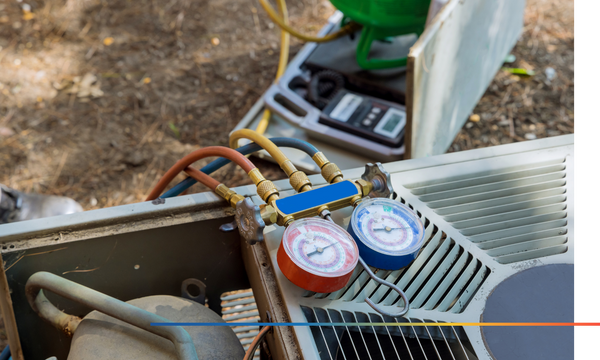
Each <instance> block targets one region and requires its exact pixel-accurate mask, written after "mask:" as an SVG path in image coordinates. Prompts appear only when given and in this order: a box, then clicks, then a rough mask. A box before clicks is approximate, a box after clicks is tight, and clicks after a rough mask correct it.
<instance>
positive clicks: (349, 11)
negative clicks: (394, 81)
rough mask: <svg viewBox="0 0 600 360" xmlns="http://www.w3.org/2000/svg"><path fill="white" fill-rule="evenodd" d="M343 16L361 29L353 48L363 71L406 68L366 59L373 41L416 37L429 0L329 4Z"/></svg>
mask: <svg viewBox="0 0 600 360" xmlns="http://www.w3.org/2000/svg"><path fill="white" fill-rule="evenodd" d="M330 1H331V3H332V4H333V5H334V6H335V7H336V8H337V9H338V10H340V11H341V12H342V13H344V15H345V16H346V17H348V18H350V19H352V20H353V21H356V22H357V23H359V24H361V25H363V30H362V34H361V36H360V41H359V42H358V46H357V48H356V60H357V61H358V64H359V65H360V67H362V68H363V69H387V68H393V67H400V66H406V57H404V58H400V59H369V58H368V56H369V51H370V50H371V44H372V43H373V41H375V40H385V39H386V38H389V37H394V36H400V35H406V34H417V36H419V35H421V33H422V32H423V30H424V29H425V21H426V20H427V12H428V11H429V4H430V2H431V0H330Z"/></svg>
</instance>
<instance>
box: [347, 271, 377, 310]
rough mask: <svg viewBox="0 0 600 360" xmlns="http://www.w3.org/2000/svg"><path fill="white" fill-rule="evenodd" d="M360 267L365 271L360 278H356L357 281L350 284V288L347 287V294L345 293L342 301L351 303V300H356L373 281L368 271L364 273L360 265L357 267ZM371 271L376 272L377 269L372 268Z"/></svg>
mask: <svg viewBox="0 0 600 360" xmlns="http://www.w3.org/2000/svg"><path fill="white" fill-rule="evenodd" d="M359 266H360V268H361V270H363V271H362V273H361V274H360V275H359V276H358V278H356V280H355V281H354V282H353V283H352V284H350V286H347V291H346V293H344V295H343V296H342V297H341V299H342V300H345V301H350V300H352V299H354V298H355V297H356V295H358V294H359V293H360V291H361V290H362V288H363V287H364V286H365V285H366V284H367V283H368V282H369V281H371V278H370V277H369V274H368V273H367V272H366V271H364V269H363V267H362V266H361V265H360V264H358V265H356V267H359ZM371 270H372V271H375V270H377V269H375V268H371Z"/></svg>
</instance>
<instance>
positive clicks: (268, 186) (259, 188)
mask: <svg viewBox="0 0 600 360" xmlns="http://www.w3.org/2000/svg"><path fill="white" fill-rule="evenodd" d="M248 175H249V176H250V179H252V182H254V184H256V192H257V193H258V196H260V198H261V199H263V201H264V202H266V203H267V204H271V202H273V201H275V200H277V199H279V190H277V187H275V184H273V182H272V181H271V180H267V179H265V177H264V176H263V175H262V174H261V173H260V171H259V170H258V169H252V170H251V171H250V172H249V173H248Z"/></svg>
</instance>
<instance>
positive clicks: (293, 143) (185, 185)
mask: <svg viewBox="0 0 600 360" xmlns="http://www.w3.org/2000/svg"><path fill="white" fill-rule="evenodd" d="M269 140H271V141H272V142H273V143H274V144H275V145H277V146H279V147H288V148H294V149H298V150H301V151H304V152H305V153H307V154H308V155H309V156H310V157H311V158H312V157H313V156H314V155H315V154H316V153H318V152H319V150H318V149H317V148H316V147H314V146H313V145H312V144H310V143H308V142H306V141H304V140H298V139H293V138H287V137H277V138H271V139H269ZM236 150H237V151H238V152H240V153H241V154H243V155H248V154H252V153H254V152H257V151H259V150H262V147H261V146H260V145H258V144H256V143H250V144H248V145H244V146H240V147H239V148H237V149H236ZM230 162H231V161H230V160H228V159H225V158H218V159H217V160H215V161H213V162H211V163H210V164H208V165H206V166H205V167H203V168H202V169H200V171H202V172H203V173H205V174H207V175H209V174H212V173H213V172H215V171H217V170H219V169H220V168H222V167H223V166H225V165H227V164H229V163H230ZM195 183H196V180H194V179H192V178H191V177H188V178H187V179H185V180H183V181H181V182H180V183H179V184H177V185H175V186H173V187H172V188H171V189H169V190H168V191H167V192H165V193H164V194H162V195H161V196H160V198H163V199H164V198H169V197H173V196H177V195H179V194H181V193H182V192H184V191H185V190H187V189H189V188H190V187H191V186H192V185H194V184H195ZM0 360H1V359H0Z"/></svg>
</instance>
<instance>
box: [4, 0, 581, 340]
mask: <svg viewBox="0 0 600 360" xmlns="http://www.w3.org/2000/svg"><path fill="white" fill-rule="evenodd" d="M288 7H289V12H290V21H291V24H292V26H293V27H295V28H298V29H300V30H301V31H303V32H306V33H311V34H316V33H317V31H318V29H319V28H320V27H321V26H323V25H324V24H325V23H326V19H327V18H328V16H330V15H331V14H332V13H333V11H334V9H333V7H332V6H331V4H330V3H329V1H326V0H289V1H288ZM573 29H574V25H573V1H560V0H528V3H527V8H526V13H525V19H524V29H523V34H522V36H521V39H520V40H519V42H518V44H517V45H516V47H515V48H514V50H513V51H512V53H511V54H512V55H514V60H513V61H512V62H508V63H506V64H505V67H506V68H519V69H524V70H525V71H524V72H525V73H529V74H533V75H517V74H514V73H511V72H509V71H508V70H500V71H499V72H498V74H497V75H496V77H495V79H494V80H493V82H492V83H491V84H490V86H489V88H488V90H487V92H486V93H485V95H484V96H483V98H482V99H481V101H480V102H479V104H478V105H477V107H476V108H475V109H474V110H473V114H472V115H471V117H470V118H469V121H467V123H466V124H465V126H464V128H463V129H462V130H461V132H460V133H459V134H458V136H457V137H456V139H455V141H454V143H453V144H452V145H451V146H450V149H449V151H450V152H452V151H461V150H467V149H473V148H479V147H485V146H492V145H499V144H505V143H511V142H515V141H526V140H531V139H536V138H543V137H547V136H556V135H561V134H568V133H573V132H574V113H573V111H574V84H573V78H574V60H573V59H574V34H573V32H574V30H573ZM301 46H302V44H301V43H300V42H299V41H298V40H296V39H294V38H292V48H291V52H292V54H295V53H296V52H297V51H298V50H299V49H300V48H301ZM278 49H279V31H278V29H277V27H276V26H275V25H274V24H273V23H272V22H271V21H270V20H269V19H268V17H267V16H266V14H265V12H264V11H263V9H262V8H261V7H260V5H259V3H258V1H257V0H246V1H236V0H170V1H159V0H138V1H131V0H127V1H122V0H6V1H3V2H0V183H3V184H5V185H8V186H10V187H12V188H15V189H18V190H21V191H26V192H38V193H43V194H54V195H65V196H69V197H71V198H73V199H75V200H77V201H79V202H80V203H81V204H82V206H83V207H84V209H86V210H90V209H96V208H103V207H108V206H115V205H121V204H127V203H134V202H138V201H143V200H144V199H145V196H146V194H148V192H149V190H150V189H151V187H152V186H153V185H154V184H155V183H156V182H157V181H158V179H159V178H160V176H161V175H162V174H163V173H164V172H165V171H166V170H167V169H168V168H169V167H170V166H171V165H172V164H174V163H175V162H176V161H177V160H178V159H179V158H181V157H182V156H183V155H185V154H187V153H189V152H190V151H192V150H195V149H197V148H199V147H204V146H209V145H223V146H227V145H228V134H229V132H230V131H231V130H232V129H233V127H234V126H235V125H236V123H237V122H238V121H239V120H240V119H241V118H242V117H243V115H244V114H245V113H246V112H247V111H248V110H249V109H250V107H251V106H252V104H254V102H255V101H256V100H257V99H258V98H259V97H260V95H261V94H262V93H263V92H264V91H265V90H266V89H267V87H268V86H269V85H270V83H271V82H272V81H273V79H274V76H275V72H276V67H277V62H278V54H279V50H278ZM509 60H512V59H509ZM208 161H209V160H206V161H204V162H203V161H200V162H198V163H197V164H196V166H197V167H199V166H201V165H203V164H204V163H207V162H208ZM256 163H257V166H258V167H259V168H261V170H263V172H264V173H265V175H266V176H267V177H270V178H282V177H283V176H284V174H283V173H282V172H281V171H280V170H279V169H278V168H277V166H274V165H273V164H271V163H268V162H264V161H260V160H256ZM215 177H216V178H217V179H218V180H219V181H222V182H225V183H226V184H228V185H229V186H236V185H242V184H248V183H249V180H248V179H247V178H246V177H245V175H244V174H243V172H242V171H241V170H240V169H238V168H235V167H234V166H232V165H230V166H227V167H225V168H223V169H221V170H220V171H218V172H217V173H216V174H215ZM181 179H183V175H181V176H180V177H179V178H178V179H177V180H181ZM199 191H206V188H205V187H203V186H201V185H195V186H194V187H192V188H191V189H190V192H199ZM0 336H2V335H1V334H0Z"/></svg>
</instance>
